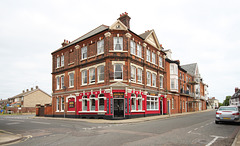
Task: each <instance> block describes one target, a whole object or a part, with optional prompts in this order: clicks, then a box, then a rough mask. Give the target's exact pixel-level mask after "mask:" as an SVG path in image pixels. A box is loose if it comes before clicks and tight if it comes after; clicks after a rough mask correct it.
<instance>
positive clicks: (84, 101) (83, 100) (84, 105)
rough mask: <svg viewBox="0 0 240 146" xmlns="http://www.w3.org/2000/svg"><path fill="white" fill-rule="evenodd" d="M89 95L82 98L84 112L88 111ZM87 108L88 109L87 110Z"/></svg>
mask: <svg viewBox="0 0 240 146" xmlns="http://www.w3.org/2000/svg"><path fill="white" fill-rule="evenodd" d="M87 101H88V100H87V95H83V96H82V111H87V105H86V104H87ZM85 107H86V108H85Z"/></svg>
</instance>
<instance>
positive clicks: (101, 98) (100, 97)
mask: <svg viewBox="0 0 240 146" xmlns="http://www.w3.org/2000/svg"><path fill="white" fill-rule="evenodd" d="M104 98H105V97H104V94H99V95H98V110H99V111H104V106H105V105H104Z"/></svg>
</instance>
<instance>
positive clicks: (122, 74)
mask: <svg viewBox="0 0 240 146" xmlns="http://www.w3.org/2000/svg"><path fill="white" fill-rule="evenodd" d="M117 65H120V66H121V75H122V79H117V78H116V75H115V74H116V66H117ZM117 72H120V71H117ZM114 80H115V81H122V80H123V64H120V63H116V64H114Z"/></svg>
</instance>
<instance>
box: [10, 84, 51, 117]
mask: <svg viewBox="0 0 240 146" xmlns="http://www.w3.org/2000/svg"><path fill="white" fill-rule="evenodd" d="M8 100H9V102H10V106H9V107H8V108H7V110H11V111H13V112H16V111H19V110H20V111H22V112H34V111H35V106H36V104H41V105H45V104H49V103H51V102H52V98H51V96H50V95H49V94H47V93H46V92H44V91H43V90H41V89H39V88H38V86H36V88H35V89H33V88H31V89H30V90H28V89H27V90H26V91H25V90H23V91H22V93H20V94H18V95H16V96H13V97H11V98H8Z"/></svg>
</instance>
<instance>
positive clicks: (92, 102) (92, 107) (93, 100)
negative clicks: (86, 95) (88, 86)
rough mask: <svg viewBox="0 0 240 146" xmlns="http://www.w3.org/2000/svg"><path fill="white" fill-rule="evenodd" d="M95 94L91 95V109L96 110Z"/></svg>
mask: <svg viewBox="0 0 240 146" xmlns="http://www.w3.org/2000/svg"><path fill="white" fill-rule="evenodd" d="M95 97H96V96H95V95H91V96H90V110H91V111H95Z"/></svg>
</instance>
